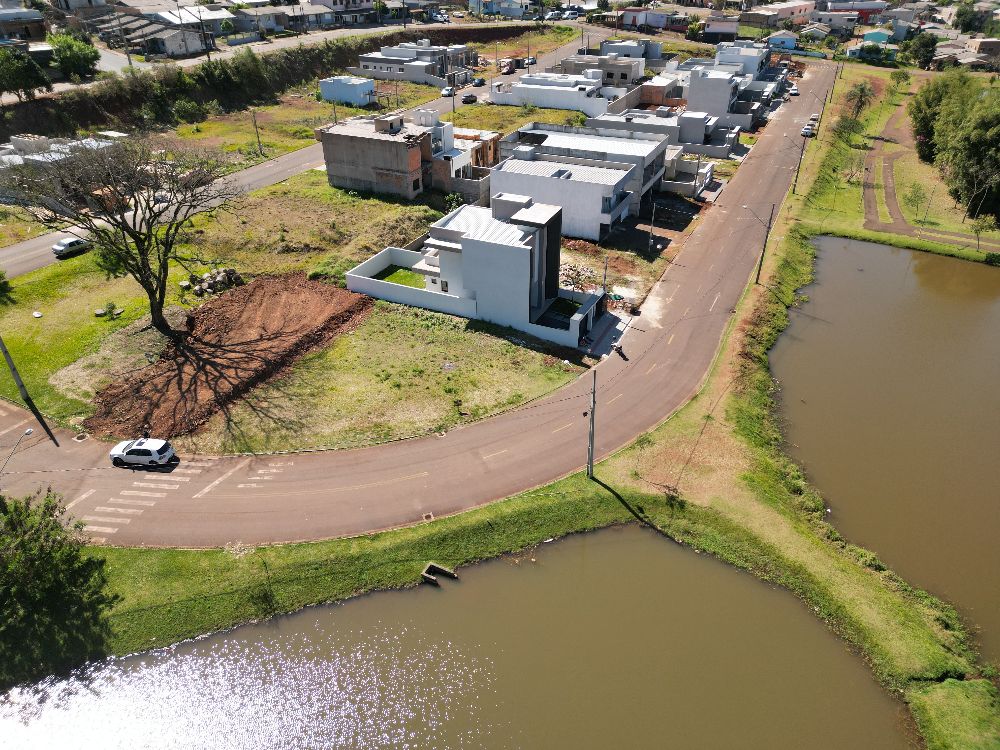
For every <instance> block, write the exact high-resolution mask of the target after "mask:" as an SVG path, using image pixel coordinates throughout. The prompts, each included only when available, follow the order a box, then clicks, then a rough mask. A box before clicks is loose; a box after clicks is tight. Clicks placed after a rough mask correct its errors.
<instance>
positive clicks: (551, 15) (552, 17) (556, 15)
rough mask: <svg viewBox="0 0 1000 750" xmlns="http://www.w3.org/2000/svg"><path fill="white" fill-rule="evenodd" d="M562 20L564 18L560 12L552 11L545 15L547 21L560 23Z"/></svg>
mask: <svg viewBox="0 0 1000 750" xmlns="http://www.w3.org/2000/svg"><path fill="white" fill-rule="evenodd" d="M560 18H562V13H560V12H559V11H558V10H550V11H549V12H548V13H546V14H545V20H546V21H558V20H559V19H560Z"/></svg>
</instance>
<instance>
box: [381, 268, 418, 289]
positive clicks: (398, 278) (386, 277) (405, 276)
mask: <svg viewBox="0 0 1000 750" xmlns="http://www.w3.org/2000/svg"><path fill="white" fill-rule="evenodd" d="M374 278H376V279H378V280H379V281H389V282H391V283H393V284H401V285H402V286H412V287H415V288H416V289H423V288H424V287H425V286H427V284H426V282H425V281H424V276H423V274H419V273H416V272H414V271H411V270H410V269H409V268H403V267H402V266H387V267H386V268H383V269H382V270H381V271H379V272H378V273H377V274H375V276H374Z"/></svg>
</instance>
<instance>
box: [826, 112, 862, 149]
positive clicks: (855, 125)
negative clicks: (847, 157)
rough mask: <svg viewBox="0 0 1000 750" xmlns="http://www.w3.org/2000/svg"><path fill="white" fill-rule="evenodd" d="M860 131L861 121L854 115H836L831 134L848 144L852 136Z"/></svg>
mask: <svg viewBox="0 0 1000 750" xmlns="http://www.w3.org/2000/svg"><path fill="white" fill-rule="evenodd" d="M860 132H861V121H860V120H858V119H856V118H854V117H838V118H837V121H836V122H835V123H834V124H833V135H834V137H835V138H837V139H838V140H841V141H843V142H844V143H846V144H848V145H850V143H851V141H852V140H853V138H854V136H855V135H857V134H858V133H860Z"/></svg>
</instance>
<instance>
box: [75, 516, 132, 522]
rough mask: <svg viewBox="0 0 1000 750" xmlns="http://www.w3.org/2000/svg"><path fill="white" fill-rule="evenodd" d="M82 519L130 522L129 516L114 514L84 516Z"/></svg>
mask: <svg viewBox="0 0 1000 750" xmlns="http://www.w3.org/2000/svg"><path fill="white" fill-rule="evenodd" d="M83 520H84V521H103V522H104V523H131V522H132V519H131V518H118V517H116V516H84V517H83Z"/></svg>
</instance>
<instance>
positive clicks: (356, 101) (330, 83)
mask: <svg viewBox="0 0 1000 750" xmlns="http://www.w3.org/2000/svg"><path fill="white" fill-rule="evenodd" d="M319 93H320V96H322V97H323V99H324V101H328V102H338V103H341V104H352V105H354V106H355V107H364V106H366V105H368V104H371V103H372V102H373V101H374V100H375V82H374V81H373V80H372V79H371V78H362V77H360V76H331V77H329V78H324V79H323V80H321V81H320V82H319Z"/></svg>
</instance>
